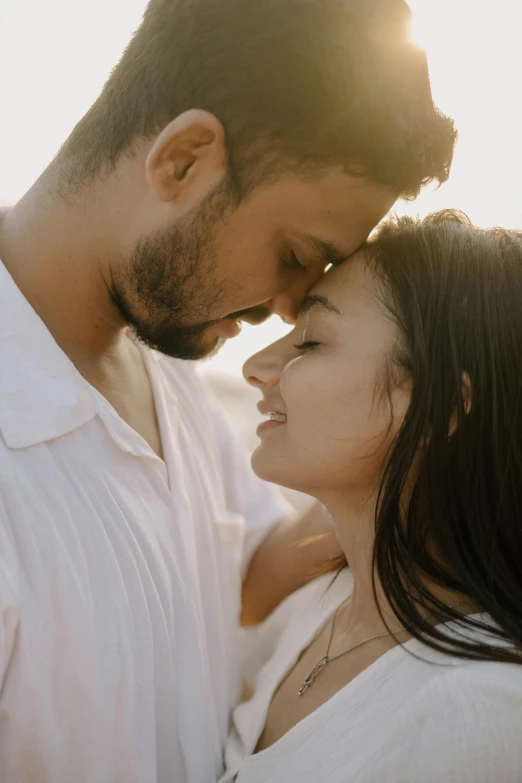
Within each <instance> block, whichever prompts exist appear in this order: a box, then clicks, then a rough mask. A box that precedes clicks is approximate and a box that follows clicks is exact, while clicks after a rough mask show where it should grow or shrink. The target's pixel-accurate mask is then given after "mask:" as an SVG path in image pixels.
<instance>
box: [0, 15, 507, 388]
mask: <svg viewBox="0 0 522 783" xmlns="http://www.w3.org/2000/svg"><path fill="white" fill-rule="evenodd" d="M217 2H219V0H217ZM145 4H146V2H145V0H89V2H83V1H82V2H80V0H0V73H1V74H2V113H1V118H0V204H4V205H8V204H12V203H14V202H15V201H16V200H17V199H18V198H20V197H21V196H22V195H23V193H24V192H25V191H26V190H27V188H28V187H29V186H30V185H31V183H32V182H33V181H34V180H35V179H36V177H37V176H38V175H39V174H40V173H41V171H42V170H43V169H44V168H45V166H46V165H47V163H48V162H49V161H50V160H51V159H52V157H53V156H54V154H55V153H56V151H57V149H58V147H59V146H60V144H61V143H62V141H64V139H65V138H66V137H67V135H68V133H69V132H70V130H71V129H72V127H73V126H74V124H75V123H76V122H77V120H78V119H79V118H80V117H81V116H82V114H83V113H84V112H85V111H86V110H87V109H88V107H89V106H90V104H91V103H92V102H93V101H94V100H95V98H96V96H97V95H98V93H99V91H100V90H101V88H102V86H103V83H104V81H105V79H106V77H107V75H108V73H109V71H110V69H111V68H112V66H113V65H114V64H115V62H116V61H117V59H118V57H119V55H120V53H121V52H122V50H123V48H124V46H125V44H126V42H127V41H128V39H129V37H130V35H131V33H132V31H133V30H134V29H135V28H136V27H137V26H138V24H139V22H140V18H141V14H142V12H143V9H144V7H145ZM410 5H411V6H412V9H413V11H414V14H415V21H414V25H413V31H412V34H413V36H414V38H415V40H416V41H417V42H418V43H419V44H421V45H422V46H423V47H424V48H425V49H426V50H427V53H428V58H429V63H430V71H431V79H432V88H433V94H434V98H435V101H436V103H437V104H438V105H439V106H440V108H441V109H442V110H443V111H444V112H445V113H446V114H449V115H451V116H452V117H453V118H454V119H455V121H456V124H457V128H458V130H459V142H458V147H457V151H456V156H455V162H454V166H453V171H452V175H451V178H450V181H449V182H448V183H446V184H445V185H443V186H442V187H441V188H440V189H438V190H435V189H434V188H429V189H427V190H426V191H425V192H424V193H423V194H422V195H421V196H420V198H419V199H418V200H417V201H416V202H414V203H407V204H399V205H398V206H397V211H398V212H400V213H403V214H404V213H408V214H420V215H424V214H427V213H428V212H430V211H433V210H434V209H439V208H441V207H458V208H460V209H463V210H464V211H466V212H467V213H468V214H469V215H470V216H471V218H472V219H473V220H474V221H475V222H477V223H479V224H481V225H492V224H499V225H506V226H509V227H520V228H522V199H521V197H520V191H521V186H522V151H521V144H522V105H521V100H520V94H521V87H522V47H521V45H520V30H521V25H522V0H495V2H494V3H492V2H486V0H412V2H410ZM285 328H287V327H284V326H283V325H282V324H281V322H280V321H279V320H278V319H273V320H272V321H270V322H268V323H267V324H265V325H264V326H262V327H257V328H255V329H254V328H253V327H246V328H245V329H244V331H243V334H242V335H241V336H240V337H238V338H236V339H235V340H232V341H230V342H229V343H228V344H227V346H226V347H225V348H224V349H223V350H222V352H221V353H220V355H219V356H218V357H217V358H216V359H214V360H212V367H214V368H216V369H223V370H224V371H226V372H231V373H235V372H237V371H238V369H239V367H240V365H241V363H242V361H243V360H244V359H245V358H246V357H247V356H248V355H249V354H250V353H252V352H253V351H255V350H258V349H259V348H260V347H261V346H262V345H264V344H266V343H267V342H269V341H270V340H272V339H276V338H277V337H278V336H279V335H280V334H283V333H284V330H285Z"/></svg>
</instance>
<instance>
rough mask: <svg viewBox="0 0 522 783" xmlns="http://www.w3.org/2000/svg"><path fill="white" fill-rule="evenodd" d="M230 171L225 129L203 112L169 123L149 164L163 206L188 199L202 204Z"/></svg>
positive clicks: (193, 111) (189, 113) (194, 111)
mask: <svg viewBox="0 0 522 783" xmlns="http://www.w3.org/2000/svg"><path fill="white" fill-rule="evenodd" d="M226 169H227V150H226V142H225V131H224V129H223V126H222V124H221V123H220V121H219V120H218V119H217V117H214V115H213V114H210V112H207V111H203V110H200V109H191V110H190V111H186V112H184V113H183V114H180V115H179V116H178V117H176V118H175V119H173V120H172V121H171V122H169V124H168V125H167V126H166V127H165V128H164V129H163V130H162V131H161V133H160V134H159V136H158V137H157V139H156V140H155V142H154V144H153V146H152V148H151V150H150V151H149V154H148V156H147V162H146V174H147V181H148V183H149V187H150V189H151V190H152V192H153V193H154V195H155V196H156V198H157V199H158V201H162V202H171V201H174V200H177V199H185V200H188V201H189V202H190V201H194V203H199V201H201V200H202V198H203V197H204V196H205V195H206V194H207V193H208V192H209V191H210V190H211V189H212V188H213V187H214V186H215V185H216V184H217V183H218V182H219V180H221V179H222V178H223V176H224V175H225V173H226ZM188 206H189V207H190V204H188Z"/></svg>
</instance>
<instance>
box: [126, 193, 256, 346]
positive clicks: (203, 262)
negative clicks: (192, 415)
mask: <svg viewBox="0 0 522 783" xmlns="http://www.w3.org/2000/svg"><path fill="white" fill-rule="evenodd" d="M233 209H234V207H233V201H232V199H231V197H230V194H229V193H228V191H227V188H226V186H224V185H222V186H219V187H218V188H217V189H216V190H214V191H213V192H212V193H211V194H210V195H209V196H207V198H206V199H204V201H203V202H202V203H201V204H200V206H199V208H198V209H197V211H196V212H195V213H194V214H193V215H192V216H191V217H189V218H185V219H182V220H181V221H180V222H179V223H177V224H176V225H175V226H173V227H172V228H169V229H166V230H163V231H159V232H157V233H155V234H153V235H149V236H147V237H145V238H143V239H141V240H140V242H139V243H138V245H137V247H136V249H135V251H134V252H133V254H132V256H131V257H130V258H129V260H128V262H127V263H126V264H123V265H122V267H121V268H118V269H117V270H116V272H115V275H114V279H113V287H112V291H111V295H112V299H113V301H114V303H115V304H116V306H117V307H118V310H119V312H120V314H121V315H122V317H123V318H124V319H125V321H126V323H127V324H128V325H129V326H130V327H131V328H132V330H133V331H134V332H135V334H136V336H137V337H138V339H139V340H141V341H142V342H143V343H145V344H146V345H148V346H150V347H151V348H155V349H156V350H158V351H161V353H164V354H167V355H168V356H172V357H176V358H179V359H202V358H203V357H208V356H210V355H211V354H213V353H215V351H216V350H217V349H218V348H219V345H220V342H219V341H214V343H209V342H208V341H205V339H204V338H205V333H206V332H207V331H208V329H209V328H210V327H211V326H215V325H216V324H218V323H220V321H222V320H237V319H238V317H239V316H241V315H243V314H244V311H242V312H241V313H234V314H231V315H229V316H227V317H226V319H218V320H209V313H211V312H215V311H216V310H217V309H218V308H219V305H220V303H222V302H223V300H224V298H225V296H226V292H225V291H223V285H222V283H221V282H220V281H219V279H218V274H217V263H216V253H215V246H214V244H215V243H214V234H215V228H216V226H217V225H218V223H219V222H220V221H221V220H222V219H223V218H224V217H225V216H226V215H227V214H228V213H229V212H231V211H233ZM247 314H248V315H251V317H250V318H249V319H248V320H255V321H257V322H260V321H261V320H264V318H265V317H266V315H267V310H266V309H265V308H254V309H253V310H252V311H247ZM187 322H189V324H188V325H187Z"/></svg>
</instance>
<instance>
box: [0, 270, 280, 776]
mask: <svg viewBox="0 0 522 783" xmlns="http://www.w3.org/2000/svg"><path fill="white" fill-rule="evenodd" d="M142 350H143V353H144V357H145V361H146V365H147V369H148V372H149V375H150V379H151V383H152V386H153V392H154V398H155V403H156V408H157V414H158V420H159V427H160V431H161V437H162V442H163V446H164V452H165V461H162V460H160V459H159V458H158V457H157V456H156V455H155V454H154V452H153V451H152V450H151V448H150V447H149V445H148V444H147V443H146V442H145V441H144V440H143V439H142V438H141V437H140V436H139V435H138V434H137V433H136V432H135V431H134V430H132V429H131V428H130V427H129V426H128V425H127V424H126V423H125V422H124V421H123V420H122V419H121V418H120V417H119V416H118V415H117V414H116V412H115V411H114V409H113V408H112V407H111V406H110V405H109V404H108V402H107V401H106V400H105V399H104V398H103V397H102V396H101V395H100V394H99V393H98V392H97V391H96V390H95V389H94V388H93V387H91V386H90V385H89V384H88V383H87V382H86V381H85V380H84V379H83V378H82V376H81V375H80V374H79V373H78V372H77V370H76V369H75V367H74V366H73V365H72V363H71V362H70V361H69V359H68V358H67V357H66V356H65V354H64V353H63V352H62V351H61V350H60V348H59V347H58V346H57V344H56V343H55V341H54V340H53V338H52V336H51V334H50V333H49V331H48V330H47V328H46V327H45V325H44V324H43V323H42V321H41V320H40V319H39V317H38V316H37V315H36V314H35V312H34V311H33V310H32V308H31V307H30V305H29V304H28V303H27V301H26V300H25V299H24V297H23V296H22V294H21V292H20V291H19V290H18V288H17V287H16V285H15V284H14V282H13V280H12V278H11V277H10V275H9V274H8V273H7V271H6V269H5V268H4V267H3V265H1V264H0V612H1V616H0V678H1V679H0V683H1V691H0V780H1V781H2V783H214V781H215V780H216V779H217V778H218V777H219V776H220V774H221V772H222V755H223V747H224V743H225V741H226V734H227V729H228V721H229V716H230V708H231V706H232V705H233V704H234V703H235V701H236V699H237V696H238V689H239V675H238V671H237V658H236V655H237V620H238V613H239V603H240V583H241V568H242V564H243V565H244V563H245V561H246V560H248V557H249V556H250V555H251V553H252V552H253V551H254V549H255V548H256V546H257V545H258V543H259V541H260V540H261V539H262V538H263V537H264V536H265V535H266V533H267V531H268V530H269V529H270V527H271V526H272V525H273V524H275V523H276V522H277V521H278V520H280V519H281V518H282V517H283V516H286V515H287V514H288V513H289V507H288V506H287V505H286V503H285V502H284V501H282V500H281V499H280V497H279V495H278V494H277V493H276V492H275V490H274V489H273V488H271V487H269V486H268V485H266V484H264V483H263V482H261V481H259V480H258V479H257V478H256V477H255V476H254V475H253V474H252V472H251V470H250V466H249V465H248V463H247V461H245V459H244V455H243V453H242V451H241V450H240V449H239V447H238V446H237V444H236V442H235V439H234V437H233V435H232V434H231V432H230V431H229V429H228V426H227V424H226V422H225V420H224V418H223V415H222V413H221V412H220V410H219V408H218V407H217V406H216V404H215V403H214V402H213V400H212V399H211V398H210V397H209V396H208V395H207V392H206V390H205V388H204V386H203V384H202V382H201V381H200V380H199V378H198V377H197V376H196V374H195V371H194V368H193V367H192V366H191V365H189V364H187V363H183V362H179V361H174V360H170V359H166V358H165V357H162V356H160V355H159V354H156V353H154V352H152V351H148V350H146V349H142Z"/></svg>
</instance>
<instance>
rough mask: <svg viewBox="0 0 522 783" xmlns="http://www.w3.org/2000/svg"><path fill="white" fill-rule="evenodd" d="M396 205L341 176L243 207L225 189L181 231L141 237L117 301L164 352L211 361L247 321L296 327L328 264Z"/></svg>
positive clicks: (280, 190)
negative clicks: (281, 321)
mask: <svg viewBox="0 0 522 783" xmlns="http://www.w3.org/2000/svg"><path fill="white" fill-rule="evenodd" d="M393 202H394V196H393V194H392V193H391V191H390V190H389V189H388V188H386V187H384V186H381V185H377V184H375V183H372V182H369V181H368V180H365V179H363V178H355V177H351V176H348V175H346V174H343V173H338V172H330V173H328V174H326V175H322V176H318V177H317V178H316V179H314V180H310V179H308V180H306V181H305V180H303V179H300V178H298V177H297V176H295V175H288V176H286V177H284V178H281V179H279V180H278V181H277V182H275V183H273V184H270V185H267V186H261V187H258V188H256V189H254V190H253V191H252V192H251V194H250V195H249V196H248V197H246V198H245V199H244V200H243V201H242V202H241V203H240V204H239V206H237V207H236V206H235V205H234V204H233V201H232V199H231V198H230V196H229V193H228V190H227V188H226V187H225V186H218V188H217V189H216V190H214V191H213V192H211V193H210V194H209V195H208V196H206V197H205V198H204V199H203V201H201V203H200V204H199V206H198V208H197V209H196V210H194V211H192V212H191V214H189V215H187V216H186V217H183V218H181V219H179V220H178V221H177V222H176V224H175V225H173V226H171V227H169V228H167V229H161V230H160V231H158V232H155V233H153V234H149V235H147V236H144V237H142V239H141V240H140V241H139V242H138V243H137V246H136V247H135V249H134V252H133V253H132V254H131V256H130V258H128V259H127V260H126V262H125V263H124V264H123V265H122V266H120V267H119V268H118V269H117V270H116V272H115V274H114V276H113V281H114V287H113V297H114V300H115V302H116V304H117V305H118V307H119V309H120V312H121V313H122V314H123V316H124V317H125V319H126V321H127V322H128V323H129V324H130V325H131V326H132V327H133V329H134V330H135V332H136V334H137V335H138V337H139V338H140V339H142V340H143V341H144V342H146V343H148V344H149V345H152V346H154V347H156V348H157V349H158V350H160V351H161V352H162V353H165V354H167V355H170V356H174V357H178V358H182V359H199V358H202V357H205V356H208V355H210V354H211V353H212V352H213V351H215V350H216V348H217V347H218V346H219V345H220V344H221V343H222V342H223V340H224V339H226V338H228V337H233V336H234V335H235V334H237V333H238V332H239V330H240V321H241V320H245V321H248V322H250V323H260V322H261V321H262V320H264V319H265V318H266V317H268V316H269V315H271V314H272V313H276V314H279V315H281V316H282V317H283V318H285V319H286V320H288V321H292V320H294V319H295V317H296V315H297V310H298V307H299V303H300V301H301V299H302V297H303V296H304V295H305V294H306V292H307V291H308V289H309V288H310V287H311V286H312V285H314V284H315V283H316V281H317V280H318V279H319V277H320V276H321V275H322V273H323V271H324V269H325V268H326V266H328V265H329V264H336V263H340V262H341V261H343V260H344V259H346V258H347V257H348V256H350V255H352V254H353V253H354V252H355V251H356V250H357V249H358V248H359V247H360V246H361V245H362V244H363V243H364V241H365V239H366V238H367V236H368V234H369V233H370V231H371V230H372V229H373V227H374V226H375V225H376V224H377V223H378V222H379V221H380V220H381V219H382V217H383V216H384V215H385V214H386V212H388V210H389V209H390V207H391V206H392V204H393Z"/></svg>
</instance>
